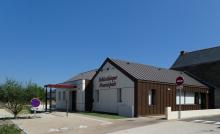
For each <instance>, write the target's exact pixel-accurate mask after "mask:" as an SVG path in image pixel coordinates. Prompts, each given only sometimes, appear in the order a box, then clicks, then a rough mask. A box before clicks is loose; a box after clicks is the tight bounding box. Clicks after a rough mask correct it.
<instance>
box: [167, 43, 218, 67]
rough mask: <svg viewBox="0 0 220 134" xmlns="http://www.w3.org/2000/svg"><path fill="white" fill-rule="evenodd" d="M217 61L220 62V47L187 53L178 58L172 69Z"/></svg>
mask: <svg viewBox="0 0 220 134" xmlns="http://www.w3.org/2000/svg"><path fill="white" fill-rule="evenodd" d="M215 61H220V46H217V47H213V48H208V49H203V50H198V51H194V52H185V53H184V54H181V55H180V56H179V57H178V59H177V60H176V61H175V63H174V64H173V65H172V67H171V68H181V67H186V66H191V65H196V64H203V63H209V62H215Z"/></svg>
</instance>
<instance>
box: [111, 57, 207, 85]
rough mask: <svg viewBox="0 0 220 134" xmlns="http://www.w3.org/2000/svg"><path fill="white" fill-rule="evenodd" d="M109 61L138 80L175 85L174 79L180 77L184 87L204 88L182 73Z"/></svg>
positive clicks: (113, 60) (125, 62)
mask: <svg viewBox="0 0 220 134" xmlns="http://www.w3.org/2000/svg"><path fill="white" fill-rule="evenodd" d="M110 60H111V61H112V62H114V63H115V64H117V65H118V66H119V67H121V68H122V69H123V70H125V71H126V72H127V73H129V74H130V75H132V76H133V77H134V78H136V79H138V80H147V81H155V82H164V83H171V84H174V83H176V78H177V77H178V76H182V77H184V81H185V83H184V84H186V85H191V86H205V85H204V84H202V83H200V82H199V81H197V80H195V79H194V78H192V77H190V76H189V75H187V74H186V73H184V72H180V71H175V70H170V69H164V68H157V67H153V66H149V65H143V64H138V63H132V62H128V61H121V60H115V59H110Z"/></svg>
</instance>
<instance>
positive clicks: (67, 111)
mask: <svg viewBox="0 0 220 134" xmlns="http://www.w3.org/2000/svg"><path fill="white" fill-rule="evenodd" d="M66 98H67V99H66V117H68V113H69V94H68V91H67V97H66Z"/></svg>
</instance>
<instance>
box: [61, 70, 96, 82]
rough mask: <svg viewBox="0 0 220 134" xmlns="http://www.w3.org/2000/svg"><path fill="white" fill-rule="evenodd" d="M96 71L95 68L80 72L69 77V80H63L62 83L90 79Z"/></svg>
mask: <svg viewBox="0 0 220 134" xmlns="http://www.w3.org/2000/svg"><path fill="white" fill-rule="evenodd" d="M96 71H97V69H94V70H91V71H87V72H83V73H80V74H78V75H76V76H74V77H72V78H70V79H69V80H67V81H65V82H64V83H69V82H73V81H76V80H91V79H92V78H93V76H94V75H95V74H96Z"/></svg>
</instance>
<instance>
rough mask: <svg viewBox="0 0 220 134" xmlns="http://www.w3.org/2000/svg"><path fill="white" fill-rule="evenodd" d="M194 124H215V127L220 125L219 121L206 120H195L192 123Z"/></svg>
mask: <svg viewBox="0 0 220 134" xmlns="http://www.w3.org/2000/svg"><path fill="white" fill-rule="evenodd" d="M191 122H193V123H203V124H214V125H220V122H219V121H206V120H193V121H191Z"/></svg>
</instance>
